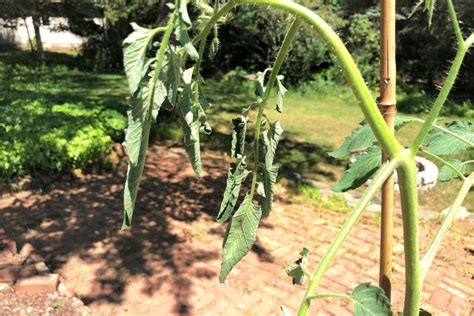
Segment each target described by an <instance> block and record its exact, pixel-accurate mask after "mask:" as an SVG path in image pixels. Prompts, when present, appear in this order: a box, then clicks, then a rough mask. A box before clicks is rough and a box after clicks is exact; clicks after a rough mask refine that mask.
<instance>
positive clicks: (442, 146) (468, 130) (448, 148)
mask: <svg viewBox="0 0 474 316" xmlns="http://www.w3.org/2000/svg"><path fill="white" fill-rule="evenodd" d="M473 126H474V125H473V124H472V123H470V122H464V121H456V122H453V123H451V124H450V125H449V126H448V127H447V129H448V130H449V131H450V132H452V133H454V134H457V135H459V136H461V137H463V138H464V139H466V140H468V141H470V142H474V130H473ZM425 144H427V145H428V151H429V152H431V153H432V154H435V155H451V154H455V153H458V152H460V151H463V150H465V149H467V148H469V147H470V146H469V144H467V143H466V142H463V141H462V140H460V139H458V138H456V137H454V136H452V135H450V134H447V133H445V132H443V131H442V130H439V129H432V130H431V131H430V134H429V135H428V137H427V138H426V141H425Z"/></svg>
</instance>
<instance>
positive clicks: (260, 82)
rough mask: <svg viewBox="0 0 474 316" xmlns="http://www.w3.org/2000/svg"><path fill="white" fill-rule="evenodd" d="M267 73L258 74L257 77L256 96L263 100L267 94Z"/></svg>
mask: <svg viewBox="0 0 474 316" xmlns="http://www.w3.org/2000/svg"><path fill="white" fill-rule="evenodd" d="M264 81H265V73H264V72H261V71H259V72H257V77H256V79H255V94H256V95H257V97H260V98H263V95H264V94H265V83H264Z"/></svg>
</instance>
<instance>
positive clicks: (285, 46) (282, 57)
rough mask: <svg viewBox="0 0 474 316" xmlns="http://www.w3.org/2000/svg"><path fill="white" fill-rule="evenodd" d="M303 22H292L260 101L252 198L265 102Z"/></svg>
mask: <svg viewBox="0 0 474 316" xmlns="http://www.w3.org/2000/svg"><path fill="white" fill-rule="evenodd" d="M300 24H301V19H299V18H295V20H294V21H293V23H291V26H290V28H289V29H288V32H287V33H286V36H285V38H284V40H283V44H282V45H281V47H280V50H279V51H278V55H277V57H276V60H275V64H274V65H273V68H272V71H271V73H270V78H269V79H268V82H267V85H266V88H265V94H264V95H263V100H262V101H261V102H259V103H258V114H257V122H256V126H255V140H254V163H255V166H254V172H253V174H252V186H251V189H250V199H252V198H253V195H254V192H255V187H256V185H257V169H258V162H259V153H260V151H259V145H260V129H261V127H262V118H263V111H264V109H265V104H266V103H267V100H268V98H269V97H270V92H271V91H272V88H273V86H274V85H275V80H276V77H277V75H278V73H279V72H280V68H281V65H282V64H283V61H284V60H285V57H286V55H287V53H288V50H289V49H290V44H291V42H292V41H293V39H294V37H295V35H296V32H297V31H298V29H299V27H300Z"/></svg>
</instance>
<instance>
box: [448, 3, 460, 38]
mask: <svg viewBox="0 0 474 316" xmlns="http://www.w3.org/2000/svg"><path fill="white" fill-rule="evenodd" d="M447 2H448V11H449V16H450V17H451V20H452V22H453V28H454V33H455V34H456V40H457V42H458V46H462V45H463V44H464V37H463V36H462V32H461V28H460V26H459V21H458V17H457V16H456V10H454V5H453V0H448V1H447Z"/></svg>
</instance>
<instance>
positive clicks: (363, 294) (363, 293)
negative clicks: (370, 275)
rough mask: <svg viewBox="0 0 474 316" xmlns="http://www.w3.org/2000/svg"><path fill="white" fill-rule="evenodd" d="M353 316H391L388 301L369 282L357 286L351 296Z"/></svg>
mask: <svg viewBox="0 0 474 316" xmlns="http://www.w3.org/2000/svg"><path fill="white" fill-rule="evenodd" d="M351 298H352V302H353V303H354V315H355V316H369V315H374V316H375V315H377V316H391V315H393V313H392V311H391V310H390V301H389V299H388V298H387V297H386V296H385V293H384V291H383V290H382V289H381V288H379V287H377V286H374V285H372V284H370V282H365V283H361V284H359V285H358V286H357V287H356V288H355V289H354V291H353V292H352V295H351Z"/></svg>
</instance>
